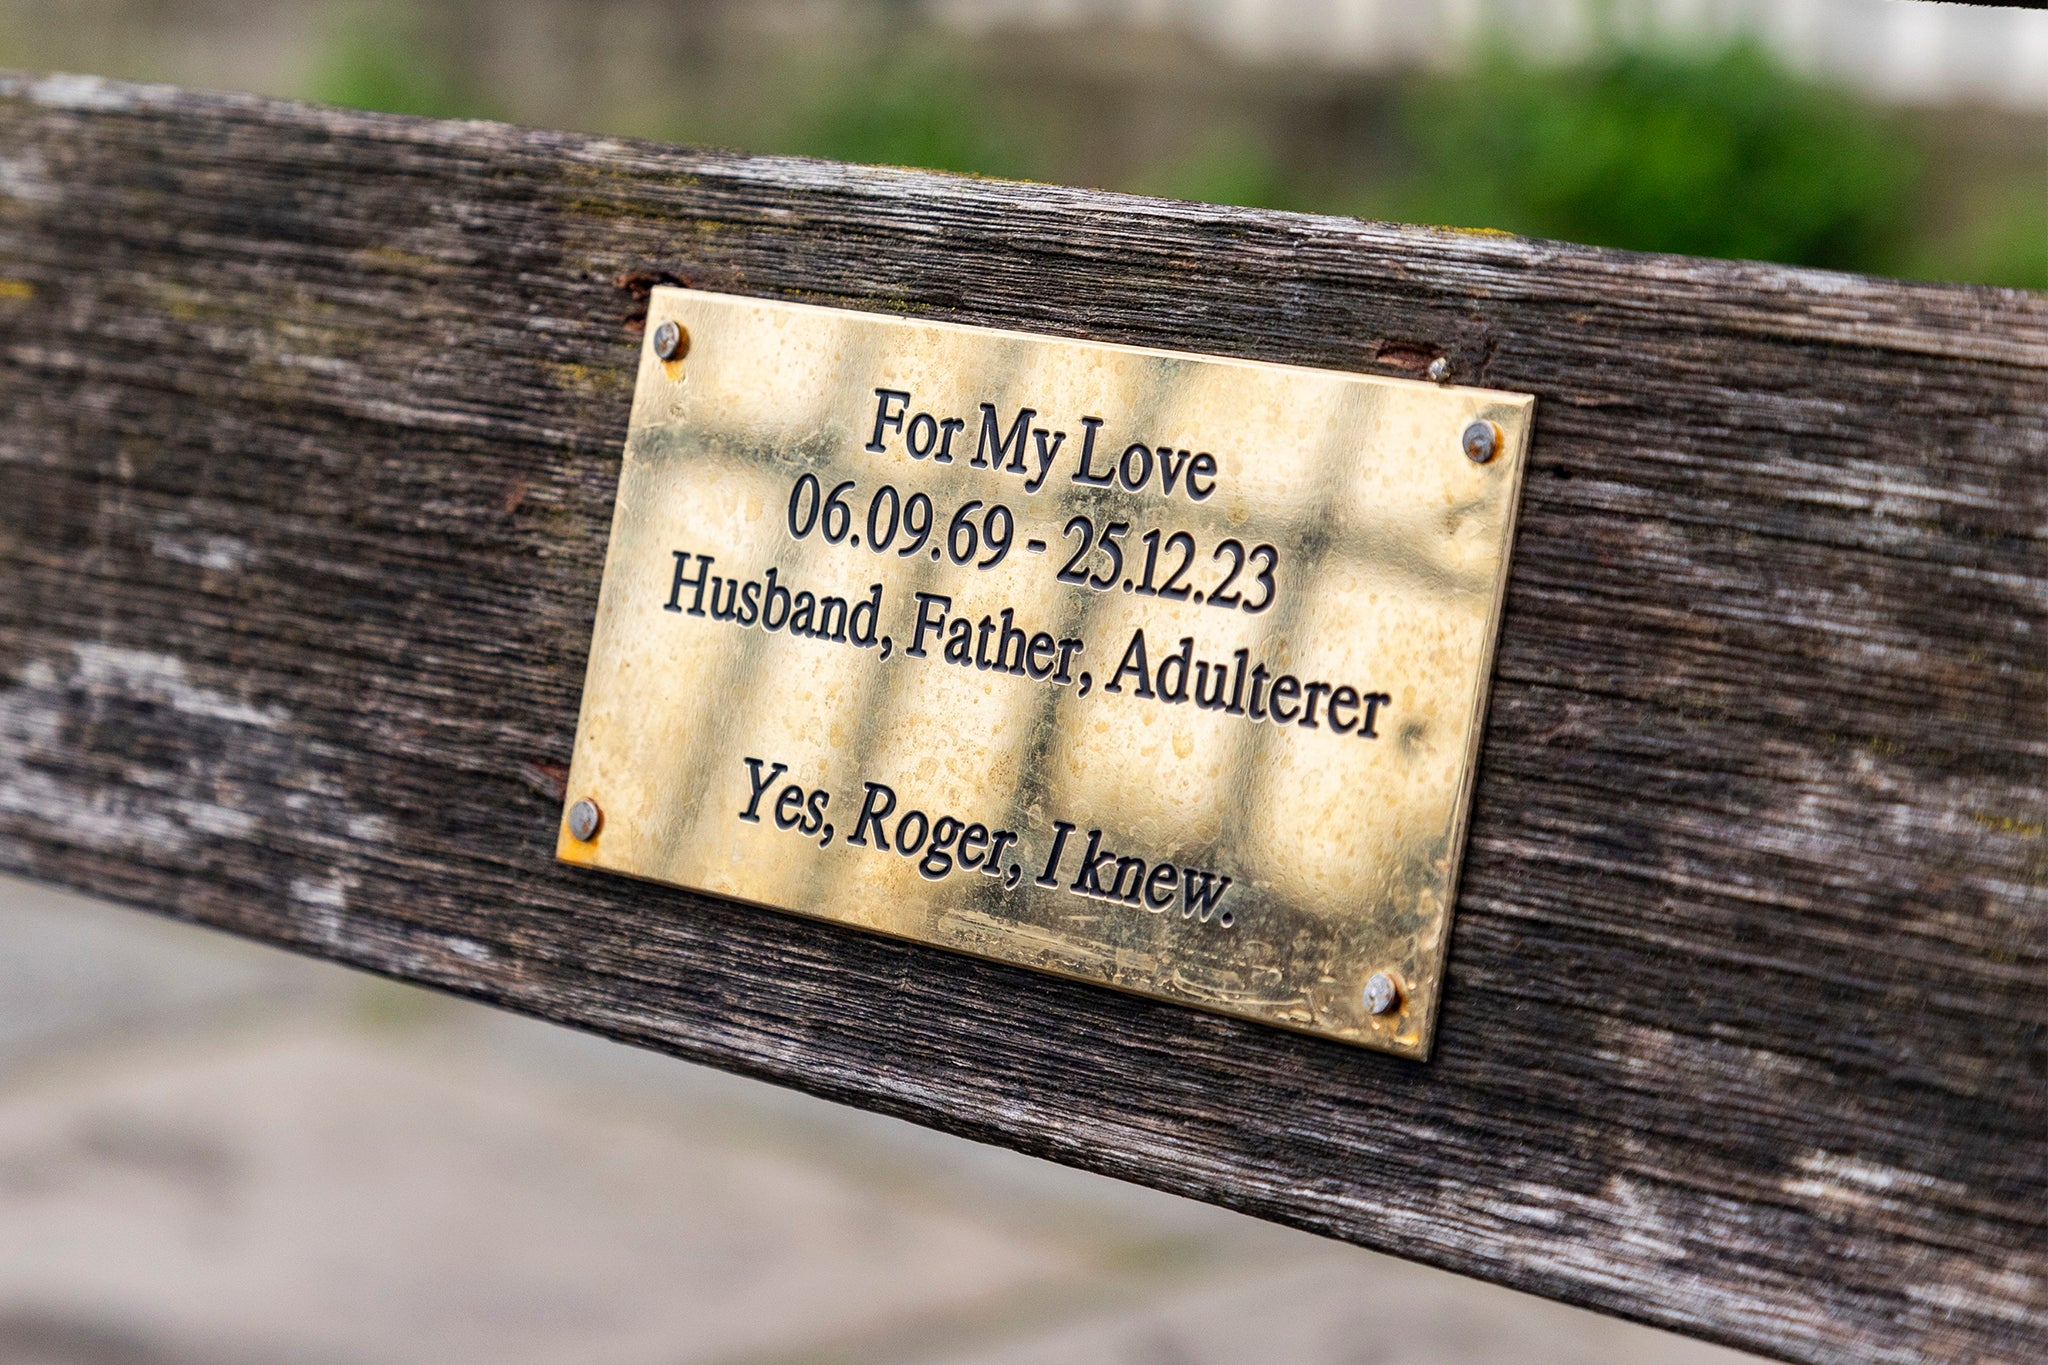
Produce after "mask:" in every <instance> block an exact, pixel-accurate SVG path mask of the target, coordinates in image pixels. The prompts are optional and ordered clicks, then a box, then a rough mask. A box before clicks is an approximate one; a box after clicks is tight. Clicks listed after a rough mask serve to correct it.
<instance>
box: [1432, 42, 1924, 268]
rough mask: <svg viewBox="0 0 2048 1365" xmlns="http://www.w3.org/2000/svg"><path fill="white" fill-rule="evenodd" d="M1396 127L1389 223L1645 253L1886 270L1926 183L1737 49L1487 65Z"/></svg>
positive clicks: (1801, 85) (1746, 50)
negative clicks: (1402, 159)
mask: <svg viewBox="0 0 2048 1365" xmlns="http://www.w3.org/2000/svg"><path fill="white" fill-rule="evenodd" d="M1407 121H1408V125H1409V130H1410V136H1411V137H1412V139H1413V141H1414V143H1415V145H1416V147H1417V148H1418V149H1419V152H1420V161H1421V168H1420V170H1419V173H1418V174H1417V175H1416V176H1415V177H1414V178H1413V179H1412V181H1411V182H1410V183H1409V184H1408V185H1407V186H1405V187H1403V188H1402V190H1401V192H1400V193H1398V194H1397V195H1396V196H1395V197H1394V202H1395V203H1396V205H1398V206H1399V207H1400V208H1401V209H1402V212H1401V214H1400V216H1402V217H1404V218H1408V219H1413V220H1419V221H1423V222H1439V223H1454V224H1458V225H1461V226H1484V227H1495V228H1504V229H1506V230H1508V231H1511V232H1518V233H1523V234H1527V235H1530V236H1537V237H1556V238H1562V239H1565V240H1568V241H1575V242H1588V243H1592V244H1594V245H1597V246H1618V247H1630V248H1634V249H1636V250H1642V251H1677V252H1683V253H1685V254H1687V255H1692V256H1727V257H1741V258H1745V259H1750V260H1763V261H1782V262H1785V263H1788V264H1794V265H1816V266H1832V267H1835V268H1838V269H1847V270H1871V269H1878V268H1882V266H1883V265H1884V264H1886V263H1887V262H1888V261H1890V260H1892V259H1893V258H1894V257H1895V255H1896V253H1897V251H1898V248H1899V245H1900V238H1901V231H1902V229H1903V227H1904V226H1905V223H1906V221H1907V216H1908V215H1907V210H1908V198H1909V195H1910V194H1911V192H1912V189H1913V187H1914V185H1915V183H1916V181H1917V180H1918V178H1919V176H1920V173H1921V167H1920V165H1919V164H1918V158H1917V156H1916V155H1915V148H1914V147H1913V146H1912V144H1911V142H1910V141H1909V140H1907V139H1905V138H1903V137H1901V136H1900V135H1899V131H1898V130H1896V129H1893V128H1888V127H1887V126H1886V125H1885V122H1884V121H1883V120H1881V119H1879V118H1877V117H1874V116H1873V113H1872V111H1870V110H1869V109H1868V108H1866V107H1863V106H1860V105H1858V104H1855V103H1853V102H1852V101H1850V100H1849V99H1847V98H1846V97H1843V96H1840V95H1837V94H1835V93H1834V92H1832V91H1829V90H1826V89H1824V88H1821V87H1818V86H1814V85H1810V84H1807V83H1805V82H1802V81H1800V80H1797V79H1795V78H1793V77H1792V76H1790V75H1788V74H1787V73H1786V72H1785V71H1784V70H1783V69H1782V68H1781V67H1780V66H1778V65H1777V64H1776V63H1775V62H1773V61H1771V60H1770V59H1769V58H1768V57H1767V56H1765V54H1764V53H1763V52H1761V51H1760V50H1758V49H1757V48H1754V47H1749V46H1738V47H1732V48H1728V49H1726V50H1724V51H1721V52H1717V53H1709V54H1704V55H1696V54H1690V53H1683V52H1674V51H1633V52H1632V51H1617V52H1613V53H1611V54H1609V55H1606V56H1602V57H1600V58H1597V59H1595V60H1593V61H1589V62H1586V63H1583V64H1580V65H1576V66H1570V67H1557V68H1548V69H1546V68H1542V67H1533V66H1530V65H1528V64H1526V63H1523V62H1520V61H1517V60H1516V59H1515V58H1513V57H1511V56H1509V55H1507V54H1504V53H1495V54H1494V55H1492V56H1490V57H1489V58H1487V59H1486V60H1485V61H1483V62H1481V63H1480V64H1478V66H1477V68H1476V70H1474V71H1473V72H1472V73H1471V74H1470V75H1467V76H1463V77H1460V78H1457V79H1439V80H1433V81H1428V82H1425V83H1423V84H1421V85H1420V86H1419V88H1418V89H1417V91H1416V92H1415V94H1414V96H1413V97H1412V98H1411V99H1410V100H1409V101H1408V106H1407Z"/></svg>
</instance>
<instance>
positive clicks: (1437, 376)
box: [1429, 356, 1451, 384]
mask: <svg viewBox="0 0 2048 1365" xmlns="http://www.w3.org/2000/svg"><path fill="white" fill-rule="evenodd" d="M1429 377H1430V378H1431V379H1434V380H1435V381H1436V382H1437V383H1439V384H1441V383H1443V382H1444V381H1445V380H1446V379H1449V378H1450V377H1451V362H1450V361H1448V360H1446V359H1444V358H1443V357H1442V356H1438V357H1437V358H1436V359H1435V360H1432V361H1430V362H1429Z"/></svg>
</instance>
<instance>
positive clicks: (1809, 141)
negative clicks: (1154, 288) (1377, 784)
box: [0, 0, 2048, 289]
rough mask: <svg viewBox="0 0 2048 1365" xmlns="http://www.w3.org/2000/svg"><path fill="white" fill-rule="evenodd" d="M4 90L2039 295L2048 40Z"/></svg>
mask: <svg viewBox="0 0 2048 1365" xmlns="http://www.w3.org/2000/svg"><path fill="white" fill-rule="evenodd" d="M0 65H8V66H14V67H21V68H28V69H36V70H72V71H87V72H91V73H94V74H99V75H114V76H125V77H130V78H135V79H146V80H163V81H170V82H174V83H178V84H183V85H197V86H208V87H215V88H227V89H243V90H254V91H258V92H263V93H270V94H279V95H291V96H300V97H308V98H314V99H322V100H328V101H332V102H336V103H341V104H350V105H357V106H363V107H369V108H378V109H387V110H392V111H397V112H409V113H422V114H438V115H444V116H465V115H468V116H481V117H494V118H504V119H509V120H512V121H515V122H521V123H528V124H535V125H541V126H548V127H562V128H576V129H584V130H589V131H595V132H604V133H619V134H634V135H641V136H647V137H654V138H660V139H665V140H670V141H688V142H710V143H715V144H719V145H725V146H732V147H739V148H745V149H751V150H761V151H777V152H797V153H809V154H815V155H821V156H830V157H837V158H840V159H845V160H856V161H881V162H891V163H901V164H911V165H921V166H929V167H934V168H937V169H943V170H955V171H970V172H976V173H982V174H992V175H1006V176H1017V177H1023V178H1028V179H1036V180H1045V181H1054V182H1061V183H1070V184H1082V185H1091V186H1098V187H1103V188H1113V189H1125V190H1133V191H1138V192H1145V193H1155V194H1164V195H1169V196H1174V197H1180V198H1188V199H1198V200H1207V201H1213V202H1223V203H1235V204H1247V205H1254V206H1265V207H1276V208H1289V209H1298V210H1305V211H1313V212H1324V213H1338V214H1356V215H1362V216H1369V217H1383V218H1392V219H1399V220H1404V221H1420V222H1433V223H1450V224H1456V225H1460V226H1469V227H1494V228H1501V229H1505V230H1509V231H1516V232H1525V233H1530V234H1533V235H1538V236H1551V237H1561V238H1568V239H1572V240H1577V241H1586V242H1593V243H1598V244H1603V245H1614V246H1626V247H1634V248H1640V249H1649V250H1673V251H1684V252H1690V253H1694V254H1700V255H1719V256H1739V257H1750V258H1758V259H1765V260H1773V261H1782V262H1787V263H1793V264H1806V265H1821V266H1830V267H1836V268H1841V269H1850V270H1862V271H1871V272H1875V273H1883V274H1893V275H1901V276H1908V277H1914V278H1925V279H1940V280H1954V281H1963V282H1972V283H1987V284H2004V285H2018V286H2023V287H2030V288H2036V289H2044V288H2048V12H2043V11H2039V10H2017V9H1997V8H1987V7H1982V6H1969V5H1954V4H1938V3H1932V2H1931V0H686V2H683V3H677V2H675V0H667V2H664V0H354V3H342V4H314V3H311V2H310V0H0Z"/></svg>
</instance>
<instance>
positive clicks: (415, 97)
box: [306, 5, 499, 118]
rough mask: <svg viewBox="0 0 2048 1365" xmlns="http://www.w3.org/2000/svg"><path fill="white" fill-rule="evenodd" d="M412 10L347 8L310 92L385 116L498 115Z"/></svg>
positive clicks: (316, 70) (323, 99) (310, 96)
mask: <svg viewBox="0 0 2048 1365" xmlns="http://www.w3.org/2000/svg"><path fill="white" fill-rule="evenodd" d="M436 38H437V35H435V34H434V33H432V32H431V31H429V30H428V29H427V28H426V27H425V26H424V25H422V24H421V23H420V22H419V21H418V19H417V18H416V17H415V16H414V15H413V14H412V13H411V12H409V11H407V10H405V9H401V8H398V7H395V6H382V5H380V6H376V7H372V8H368V9H355V10H347V11H344V12H343V13H342V15H341V17H340V18H339V20H338V21H337V22H336V23H335V24H334V26H333V27H332V28H331V29H330V30H329V33H328V37H327V42H326V45H325V51H324V52H323V53H322V55H321V58H320V61H319V63H318V65H317V66H316V67H315V68H314V71H313V74H312V78H311V80H310V82H309V83H308V86H307V90H306V97H307V98H308V99H315V100H319V101H321V102H322V103H324V104H340V105H345V106H347V107H348V108H351V109H369V110H374V111H375V112H377V113H380V114H417V115H420V116H421V117H424V118H492V117H497V116H499V115H498V113H497V109H496V106H495V105H494V103H493V101H491V100H490V99H489V98H488V96H487V95H485V93H484V92H483V91H481V90H478V89H476V88H474V87H473V86H472V85H471V83H470V82H468V81H467V80H465V79H464V78H463V77H462V76H461V75H460V74H459V72H458V71H457V69H456V67H455V64H454V63H453V61H452V60H451V59H450V55H449V46H448V44H446V43H444V42H440V41H436Z"/></svg>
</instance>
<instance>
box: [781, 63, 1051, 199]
mask: <svg viewBox="0 0 2048 1365" xmlns="http://www.w3.org/2000/svg"><path fill="white" fill-rule="evenodd" d="M949 55H950V54H947V53H945V52H943V51H939V50H933V49H927V48H923V47H914V46H905V47H901V48H898V49H896V50H894V51H892V52H890V53H889V54H888V56H887V59H886V77H885V78H877V75H876V73H875V72H874V71H872V70H868V69H865V68H863V69H860V70H858V71H857V72H846V71H841V72H833V73H827V74H823V75H821V76H816V77H814V78H813V79H812V80H810V81H807V82H804V83H803V84H804V86H805V87H807V88H808V90H809V92H810V94H809V98H808V99H807V100H806V101H805V107H804V108H803V109H802V110H800V111H799V113H798V116H797V117H798V123H797V126H796V127H795V128H794V129H793V130H791V131H790V132H789V133H788V134H785V136H784V138H782V139H779V140H783V141H787V142H789V143H791V144H793V145H791V146H790V148H789V150H792V151H795V152H797V153H799V154H800V155H804V156H821V157H828V158H830V159H832V160H834V161H858V162H863V163H866V164H868V165H877V166H917V167H922V168H924V169H926V170H934V171H958V172H961V173H963V174H968V175H997V176H1008V177H1011V178H1023V177H1028V176H1030V175H1031V174H1032V173H1033V171H1034V170H1036V169H1037V166H1036V165H1034V162H1035V161H1037V160H1039V159H1040V158H1038V157H1035V156H1034V153H1035V152H1040V151H1042V149H1041V148H1038V147H1036V146H1035V145H1034V142H1035V141H1036V139H1034V137H1033V135H1032V129H1031V128H1030V127H1029V126H1028V125H1027V124H1025V123H1023V122H1022V121H1021V120H1019V119H1018V118H1017V117H1016V116H1015V114H1014V113H1013V112H1011V111H1009V110H1007V109H1006V108H1004V107H1003V106H1004V102H1003V101H1002V99H1001V92H1000V91H995V92H992V91H991V90H990V89H989V87H988V86H987V84H985V83H984V82H983V81H982V80H980V79H977V77H978V75H979V73H978V72H976V71H975V70H974V69H973V68H971V67H969V66H966V65H963V64H962V63H961V62H959V61H958V60H948V57H949ZM992 96H993V97H992Z"/></svg>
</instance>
